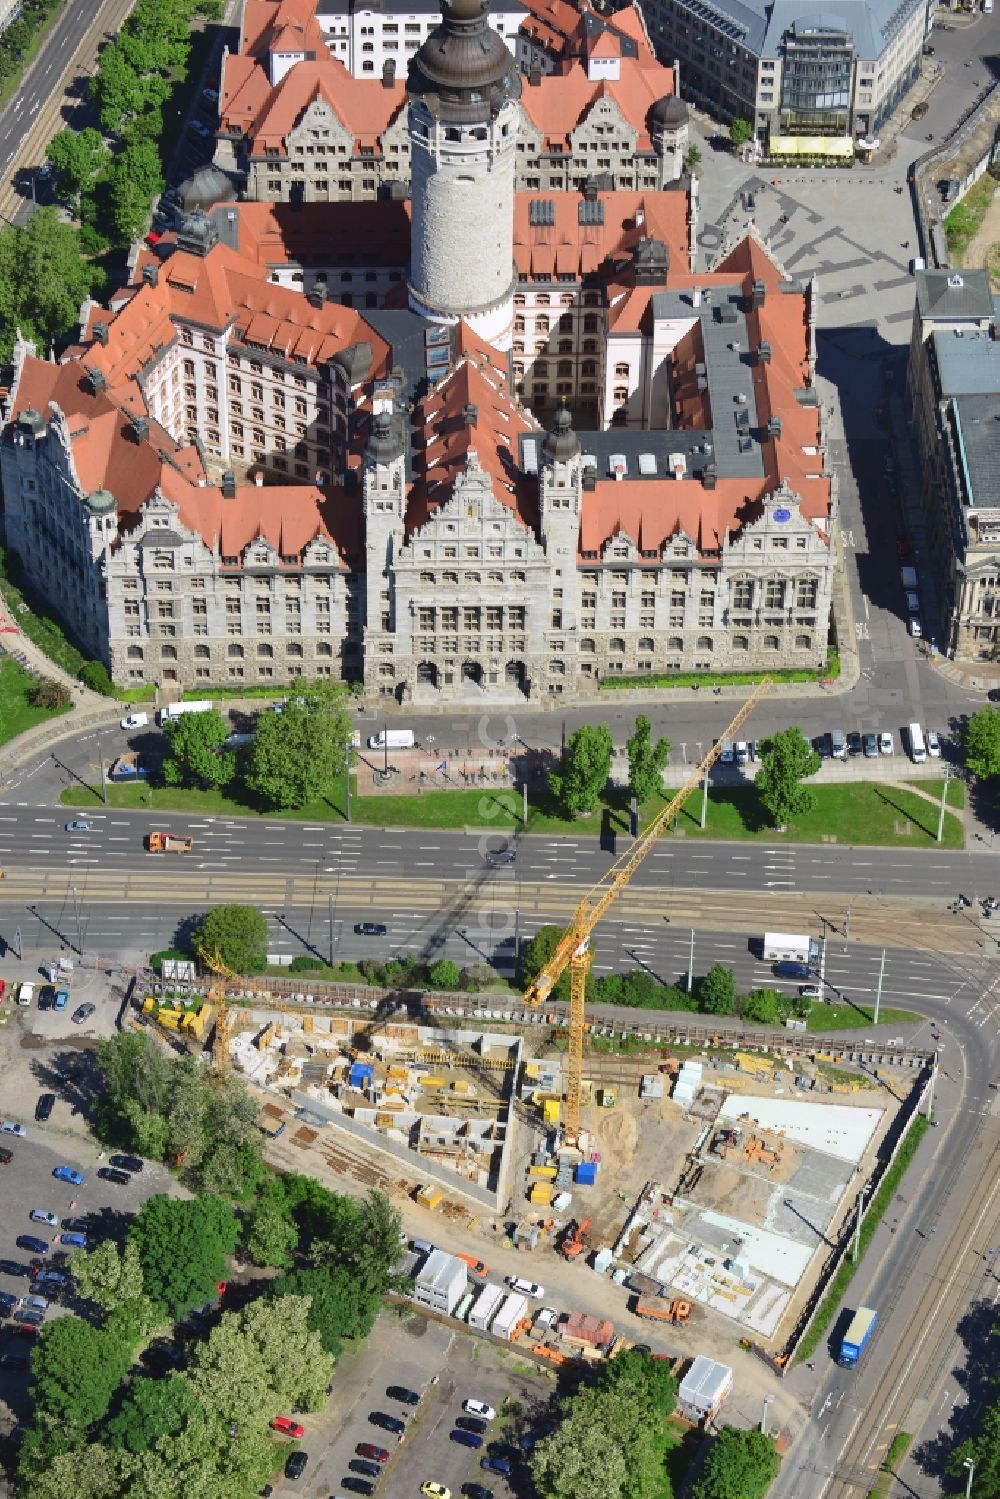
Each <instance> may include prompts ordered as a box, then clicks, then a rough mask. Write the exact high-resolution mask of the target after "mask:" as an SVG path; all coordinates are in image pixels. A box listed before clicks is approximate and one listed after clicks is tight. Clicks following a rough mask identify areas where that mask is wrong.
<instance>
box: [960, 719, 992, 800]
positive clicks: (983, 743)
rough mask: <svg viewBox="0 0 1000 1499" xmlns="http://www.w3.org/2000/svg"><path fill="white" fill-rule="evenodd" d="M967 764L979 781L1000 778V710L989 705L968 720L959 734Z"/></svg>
mask: <svg viewBox="0 0 1000 1499" xmlns="http://www.w3.org/2000/svg"><path fill="white" fill-rule="evenodd" d="M959 742H960V744H961V746H962V753H963V755H964V756H965V764H966V768H967V769H968V770H971V771H972V774H973V775H974V776H977V777H978V778H979V780H981V781H986V780H989V779H990V778H991V777H992V776H1000V708H991V707H990V706H989V705H988V704H987V705H986V706H985V707H982V708H980V709H979V712H978V713H973V715H972V717H971V718H968V719H966V721H965V723H964V724H963V725H962V728H961V730H960V733H959Z"/></svg>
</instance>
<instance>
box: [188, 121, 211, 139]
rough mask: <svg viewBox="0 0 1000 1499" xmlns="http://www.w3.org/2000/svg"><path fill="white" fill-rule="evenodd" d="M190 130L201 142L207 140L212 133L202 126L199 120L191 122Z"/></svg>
mask: <svg viewBox="0 0 1000 1499" xmlns="http://www.w3.org/2000/svg"><path fill="white" fill-rule="evenodd" d="M191 129H192V130H193V131H194V133H195V135H200V136H201V138H202V140H207V139H208V137H209V136H210V135H211V134H212V131H211V130H210V129H209V128H208V126H207V125H203V124H202V122H201V121H200V120H192V121H191Z"/></svg>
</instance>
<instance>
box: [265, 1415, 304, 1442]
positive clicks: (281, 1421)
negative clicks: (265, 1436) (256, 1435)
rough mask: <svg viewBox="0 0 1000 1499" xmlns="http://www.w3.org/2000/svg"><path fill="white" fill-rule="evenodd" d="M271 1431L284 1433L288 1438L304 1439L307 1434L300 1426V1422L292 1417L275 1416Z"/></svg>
mask: <svg viewBox="0 0 1000 1499" xmlns="http://www.w3.org/2000/svg"><path fill="white" fill-rule="evenodd" d="M271 1429H272V1430H273V1431H280V1432H282V1433H283V1434H284V1435H285V1436H286V1437H304V1436H305V1434H306V1429H305V1427H304V1426H300V1425H299V1423H298V1421H293V1420H292V1418H291V1416H275V1418H274V1420H273V1421H272V1422H271Z"/></svg>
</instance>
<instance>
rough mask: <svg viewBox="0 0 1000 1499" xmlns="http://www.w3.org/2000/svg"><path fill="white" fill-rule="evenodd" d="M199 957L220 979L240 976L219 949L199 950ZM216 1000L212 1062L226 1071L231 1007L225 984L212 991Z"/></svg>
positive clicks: (201, 948)
mask: <svg viewBox="0 0 1000 1499" xmlns="http://www.w3.org/2000/svg"><path fill="white" fill-rule="evenodd" d="M198 956H199V958H200V959H201V961H202V962H203V963H204V965H205V967H206V968H208V969H210V970H211V972H212V973H214V974H216V975H217V976H218V977H219V978H221V979H223V980H225V979H234V978H238V977H239V975H238V974H237V973H236V972H234V970H233V969H232V968H230V967H229V965H228V963H225V962H224V961H223V958H222V954H221V953H220V952H219V950H218V949H216V950H215V952H214V953H208V952H206V951H205V949H204V948H203V947H199V948H198ZM210 993H211V996H212V998H213V999H214V1000H215V1041H214V1044H213V1046H212V1061H213V1063H214V1064H215V1066H216V1067H218V1068H220V1069H224V1068H226V1067H228V1065H229V1006H228V1004H227V1003H226V985H225V983H224V982H223V983H222V984H221V985H220V986H219V988H218V989H217V990H212V991H210Z"/></svg>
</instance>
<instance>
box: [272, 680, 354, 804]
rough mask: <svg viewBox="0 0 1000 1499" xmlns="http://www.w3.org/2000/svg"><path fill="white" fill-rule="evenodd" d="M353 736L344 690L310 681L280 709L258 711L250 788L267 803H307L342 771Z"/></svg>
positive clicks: (332, 684) (313, 799)
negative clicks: (279, 710) (276, 710)
mask: <svg viewBox="0 0 1000 1499" xmlns="http://www.w3.org/2000/svg"><path fill="white" fill-rule="evenodd" d="M350 738H351V720H350V718H349V717H348V715H347V709H346V708H345V706H344V693H343V691H342V690H341V689H340V688H339V687H337V686H336V684H334V683H330V682H314V683H311V684H310V685H309V686H307V687H304V688H303V689H302V691H301V692H300V693H299V694H297V695H296V696H295V697H294V698H293V699H292V700H291V701H290V702H288V703H286V704H285V705H284V707H283V709H282V711H281V713H276V712H274V711H273V710H270V711H268V712H266V713H261V714H260V715H259V717H258V719H257V734H256V737H255V739H254V742H253V748H252V749H251V751H250V764H249V767H248V770H247V774H246V784H247V787H248V788H249V789H250V790H251V791H252V792H254V793H255V794H256V795H257V796H259V797H260V799H261V800H262V801H263V802H264V803H265V805H266V806H268V807H275V808H279V807H304V806H305V805H306V803H307V802H311V801H315V800H316V798H317V797H319V796H320V795H321V794H322V792H323V791H324V790H325V789H326V788H327V786H329V784H330V782H331V781H332V780H333V779H334V777H335V776H337V775H340V774H342V772H343V769H344V758H345V755H346V753H347V746H348V744H349V743H350Z"/></svg>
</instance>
